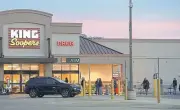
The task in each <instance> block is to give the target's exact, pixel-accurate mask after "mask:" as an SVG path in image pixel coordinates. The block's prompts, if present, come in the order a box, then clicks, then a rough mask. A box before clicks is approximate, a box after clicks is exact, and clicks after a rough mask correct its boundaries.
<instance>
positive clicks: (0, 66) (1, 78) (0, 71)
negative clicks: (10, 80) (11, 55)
mask: <svg viewBox="0 0 180 110" xmlns="http://www.w3.org/2000/svg"><path fill="white" fill-rule="evenodd" d="M3 83H4V65H3V64H0V87H1V86H2V85H3Z"/></svg>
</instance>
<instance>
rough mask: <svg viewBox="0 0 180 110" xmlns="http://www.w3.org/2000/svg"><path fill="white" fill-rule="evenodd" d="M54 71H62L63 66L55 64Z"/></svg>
mask: <svg viewBox="0 0 180 110" xmlns="http://www.w3.org/2000/svg"><path fill="white" fill-rule="evenodd" d="M53 70H59V71H60V70H61V64H53Z"/></svg>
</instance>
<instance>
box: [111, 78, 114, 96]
mask: <svg viewBox="0 0 180 110" xmlns="http://www.w3.org/2000/svg"><path fill="white" fill-rule="evenodd" d="M111 99H114V80H113V79H112V81H111Z"/></svg>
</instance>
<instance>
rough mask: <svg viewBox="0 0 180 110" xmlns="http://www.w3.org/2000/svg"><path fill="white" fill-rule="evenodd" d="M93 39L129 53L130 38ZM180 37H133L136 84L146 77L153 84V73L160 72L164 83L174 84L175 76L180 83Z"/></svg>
mask: <svg viewBox="0 0 180 110" xmlns="http://www.w3.org/2000/svg"><path fill="white" fill-rule="evenodd" d="M93 41H95V42H97V43H99V44H102V45H105V46H107V47H110V48H112V49H115V50H117V51H121V52H122V53H124V54H127V53H129V49H128V46H129V40H128V39H113V38H106V39H103V38H102V39H93ZM179 47H180V39H133V74H134V77H133V78H134V79H133V81H134V85H137V84H140V83H142V80H143V79H144V78H145V77H146V78H147V79H148V80H149V81H150V83H151V86H152V83H153V74H154V73H157V72H158V58H159V73H160V77H161V78H162V79H163V83H164V84H167V85H171V84H172V80H173V78H176V79H177V80H178V83H180V68H179V64H180V51H179Z"/></svg>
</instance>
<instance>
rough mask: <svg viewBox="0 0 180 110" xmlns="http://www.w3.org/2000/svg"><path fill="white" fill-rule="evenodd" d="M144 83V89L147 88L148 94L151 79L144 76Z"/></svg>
mask: <svg viewBox="0 0 180 110" xmlns="http://www.w3.org/2000/svg"><path fill="white" fill-rule="evenodd" d="M142 85H143V89H144V90H145V94H146V95H147V94H148V89H149V81H148V80H147V79H146V78H144V81H143V83H142Z"/></svg>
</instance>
